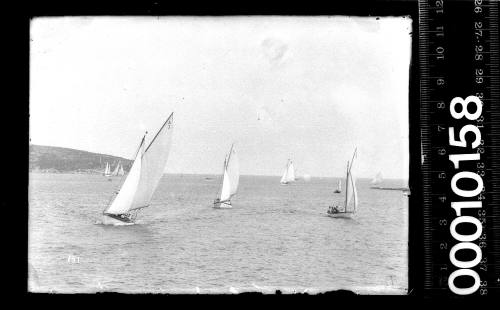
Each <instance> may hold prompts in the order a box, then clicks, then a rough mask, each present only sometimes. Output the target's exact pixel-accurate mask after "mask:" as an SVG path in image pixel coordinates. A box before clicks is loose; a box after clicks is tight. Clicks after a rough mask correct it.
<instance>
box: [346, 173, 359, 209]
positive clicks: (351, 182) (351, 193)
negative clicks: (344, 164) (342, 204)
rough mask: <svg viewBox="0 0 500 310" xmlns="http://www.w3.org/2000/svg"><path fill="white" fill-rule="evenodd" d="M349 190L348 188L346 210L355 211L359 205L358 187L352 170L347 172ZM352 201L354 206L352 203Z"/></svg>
mask: <svg viewBox="0 0 500 310" xmlns="http://www.w3.org/2000/svg"><path fill="white" fill-rule="evenodd" d="M346 182H347V185H346V187H347V190H346V197H347V200H346V211H354V210H356V208H357V206H358V191H357V189H356V180H355V178H354V177H353V175H352V171H349V172H348V173H347V180H346ZM351 202H352V208H350V204H351Z"/></svg>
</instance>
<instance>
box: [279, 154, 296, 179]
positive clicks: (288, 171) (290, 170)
mask: <svg viewBox="0 0 500 310" xmlns="http://www.w3.org/2000/svg"><path fill="white" fill-rule="evenodd" d="M294 181H295V168H294V167H293V162H292V160H291V159H288V162H287V163H286V168H285V172H284V173H283V176H282V177H281V181H280V183H281V184H282V185H285V184H288V183H290V182H294Z"/></svg>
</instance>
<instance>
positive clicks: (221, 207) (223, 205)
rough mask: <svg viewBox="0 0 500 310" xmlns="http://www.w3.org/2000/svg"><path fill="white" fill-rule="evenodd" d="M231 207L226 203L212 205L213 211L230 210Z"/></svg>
mask: <svg viewBox="0 0 500 310" xmlns="http://www.w3.org/2000/svg"><path fill="white" fill-rule="evenodd" d="M232 208H233V206H232V205H231V203H227V202H215V203H214V209H232Z"/></svg>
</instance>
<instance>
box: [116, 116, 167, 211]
mask: <svg viewBox="0 0 500 310" xmlns="http://www.w3.org/2000/svg"><path fill="white" fill-rule="evenodd" d="M172 128H173V113H172V114H171V115H170V117H169V118H168V119H167V120H166V121H165V123H164V124H163V126H162V127H161V128H160V130H159V131H158V132H157V134H156V135H155V136H154V138H153V140H152V141H151V142H150V144H149V146H148V147H144V139H143V141H142V143H141V148H140V150H139V152H138V155H137V156H136V159H135V160H134V163H133V164H132V168H131V169H130V172H129V174H128V176H127V178H126V179H125V183H124V184H123V186H122V188H121V190H120V192H119V194H118V195H117V197H116V198H115V200H114V201H113V203H112V204H111V206H110V207H109V208H108V210H107V211H106V213H112V214H122V213H126V212H128V211H130V210H135V209H140V208H145V207H147V206H149V203H150V202H151V198H152V197H153V194H154V192H155V190H156V187H157V186H158V183H159V182H160V179H161V177H162V175H163V171H164V169H165V165H166V163H167V159H168V154H169V151H170V145H171V142H172ZM141 155H142V156H141ZM136 163H139V164H138V167H139V168H136V167H135V165H136ZM134 169H137V170H134ZM137 171H138V174H139V177H138V180H136V179H137ZM129 179H130V180H131V181H130V182H129V183H130V186H128V183H127V181H128V180H129ZM125 185H127V187H126V186H125ZM123 192H125V193H123ZM122 193H123V196H124V197H127V199H122V198H121V197H120V195H122ZM130 197H132V199H130Z"/></svg>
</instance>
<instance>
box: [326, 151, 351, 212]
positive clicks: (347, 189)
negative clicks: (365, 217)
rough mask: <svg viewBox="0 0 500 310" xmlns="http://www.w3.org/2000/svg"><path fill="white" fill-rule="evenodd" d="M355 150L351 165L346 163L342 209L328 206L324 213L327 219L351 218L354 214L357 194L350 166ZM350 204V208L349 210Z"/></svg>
mask: <svg viewBox="0 0 500 310" xmlns="http://www.w3.org/2000/svg"><path fill="white" fill-rule="evenodd" d="M356 151H357V150H356V149H355V150H354V154H353V155H352V159H351V163H350V164H349V161H348V162H347V173H346V181H345V199H344V204H343V206H342V208H341V207H340V206H330V207H328V211H327V212H326V213H327V215H328V216H329V217H333V218H351V217H352V216H353V215H354V213H355V212H356V207H357V206H358V192H357V189H356V181H355V179H354V177H353V175H352V171H351V169H352V164H353V162H354V158H355V157H356ZM351 202H352V208H351Z"/></svg>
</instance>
